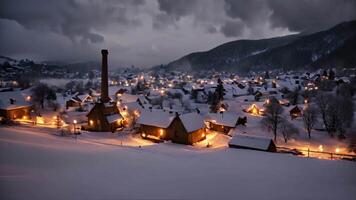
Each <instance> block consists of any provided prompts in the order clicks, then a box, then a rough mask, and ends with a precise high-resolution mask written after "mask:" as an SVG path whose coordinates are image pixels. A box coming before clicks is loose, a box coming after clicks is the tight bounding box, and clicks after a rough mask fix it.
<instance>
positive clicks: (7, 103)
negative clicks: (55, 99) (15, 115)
mask: <svg viewBox="0 0 356 200" xmlns="http://www.w3.org/2000/svg"><path fill="white" fill-rule="evenodd" d="M25 98H26V96H25V94H24V93H23V92H22V91H19V90H18V91H10V92H0V108H1V109H5V110H11V109H15V108H20V107H27V106H31V104H30V103H29V102H27V101H26V99H25ZM10 99H12V100H13V102H12V104H11V100H10Z"/></svg>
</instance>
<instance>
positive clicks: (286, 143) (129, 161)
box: [0, 0, 356, 200]
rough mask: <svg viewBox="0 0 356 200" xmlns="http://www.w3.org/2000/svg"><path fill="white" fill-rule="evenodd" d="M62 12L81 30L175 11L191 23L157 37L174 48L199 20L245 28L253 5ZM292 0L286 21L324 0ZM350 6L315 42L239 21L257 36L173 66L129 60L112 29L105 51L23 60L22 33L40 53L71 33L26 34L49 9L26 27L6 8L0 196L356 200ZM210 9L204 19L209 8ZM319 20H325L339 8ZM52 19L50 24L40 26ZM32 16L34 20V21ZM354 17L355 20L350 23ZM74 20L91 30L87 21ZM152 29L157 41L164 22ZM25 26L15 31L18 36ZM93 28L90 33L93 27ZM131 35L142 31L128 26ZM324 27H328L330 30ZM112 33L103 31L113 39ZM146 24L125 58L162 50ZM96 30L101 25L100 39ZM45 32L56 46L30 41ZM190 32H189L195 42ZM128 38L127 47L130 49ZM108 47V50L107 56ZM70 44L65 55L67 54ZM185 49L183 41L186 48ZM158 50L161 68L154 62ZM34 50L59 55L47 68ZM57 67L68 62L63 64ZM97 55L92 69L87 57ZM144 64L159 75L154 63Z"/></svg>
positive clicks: (90, 6) (87, 5)
mask: <svg viewBox="0 0 356 200" xmlns="http://www.w3.org/2000/svg"><path fill="white" fill-rule="evenodd" d="M33 2H34V3H38V2H37V1H33ZM63 2H65V3H63V4H60V5H57V7H58V6H59V8H58V9H59V10H61V9H65V8H66V9H69V7H71V6H74V7H75V8H77V9H79V10H78V11H73V12H74V13H75V14H69V13H67V12H66V13H60V12H59V13H55V14H54V15H59V16H62V17H63V16H66V17H68V18H71V17H73V16H71V15H78V17H79V15H80V14H79V13H78V12H81V11H83V13H91V12H98V13H100V12H103V14H102V15H103V16H102V18H103V19H101V18H100V17H101V16H100V17H99V18H100V19H99V18H98V19H97V20H98V21H101V20H110V18H111V17H115V16H116V15H115V14H113V15H114V16H111V15H110V13H111V12H109V11H107V12H108V13H106V12H105V9H107V8H109V7H110V6H111V7H112V8H113V11H112V12H113V13H115V12H116V11H115V9H119V10H120V9H121V10H120V11H121V12H122V13H125V14H122V16H121V15H118V16H116V17H124V16H123V15H125V16H126V15H127V16H126V17H129V16H131V12H134V11H137V9H140V11H139V12H140V14H139V15H138V18H137V20H138V19H140V20H143V22H146V21H145V20H147V18H149V17H148V16H150V15H152V13H154V12H158V13H165V15H167V16H165V17H167V19H168V17H169V15H170V14H172V13H175V12H177V13H175V14H178V13H181V15H182V16H180V17H182V18H181V19H179V17H177V16H175V17H174V18H172V20H175V21H172V22H167V21H164V22H165V23H176V25H175V26H176V27H175V29H176V30H175V31H174V32H175V33H171V32H170V31H168V30H164V29H163V27H161V26H166V25H164V24H160V25H159V28H158V30H155V31H156V32H157V33H156V34H163V33H164V35H165V37H166V39H169V40H174V39H176V36H175V35H174V34H177V35H181V36H182V37H183V35H184V34H183V33H181V31H183V32H184V33H185V32H187V30H184V29H183V28H182V27H184V26H188V24H189V22H187V21H185V20H188V21H189V20H196V21H195V25H196V26H201V24H200V23H202V22H200V21H199V20H201V19H200V18H199V17H198V16H200V17H201V16H205V17H206V20H212V21H210V22H211V23H212V24H213V25H214V26H216V27H217V26H218V25H219V24H214V23H217V22H216V21H215V20H213V19H211V18H209V17H207V16H206V14H207V13H205V12H208V11H210V12H208V13H211V12H214V11H211V10H210V9H213V7H214V9H217V10H218V9H224V11H223V10H222V11H221V12H226V14H224V15H227V16H225V17H230V18H232V19H235V18H234V17H233V16H235V15H236V16H239V13H240V12H242V11H241V10H239V9H236V10H234V9H235V8H236V6H242V7H243V6H246V5H244V4H243V3H239V2H237V1H236V2H231V1H210V0H207V1H206V2H205V4H204V3H202V2H201V1H199V0H198V1H196V2H195V1H192V2H195V3H192V2H186V1H160V0H158V1H157V2H156V1H151V2H148V1H142V2H141V1H137V2H134V1H128V2H126V1H119V2H110V3H109V2H107V3H108V5H106V4H105V3H104V2H103V1H93V2H91V1H83V2H81V1H73V2H72V3H73V5H71V3H68V5H67V1H63ZM153 2H155V3H153ZM174 2H180V3H177V4H175V3H174ZM251 2H252V1H251ZM253 2H255V1H253ZM271 2H272V1H271ZM271 2H270V1H265V2H264V3H262V2H260V1H256V2H255V3H257V4H261V5H264V6H261V7H257V8H255V9H257V10H256V12H257V11H258V9H260V11H259V12H261V13H264V11H263V9H267V7H268V9H269V10H272V11H273V12H275V13H278V12H280V11H279V10H278V8H277V7H278V6H277V5H272V3H271ZM288 2H289V3H290V6H287V7H285V8H284V9H287V10H288V9H289V10H290V11H292V10H294V9H295V6H296V7H298V8H300V9H309V8H307V7H308V6H315V5H314V4H319V1H315V2H313V1H306V3H305V5H299V3H298V1H288ZM311 2H313V3H311ZM327 2H330V4H332V5H333V4H335V3H336V2H333V1H332V0H330V1H327ZM345 2H347V3H348V4H345V7H347V9H346V8H345V10H343V9H344V8H343V7H342V6H341V5H340V7H339V9H340V11H341V10H343V11H344V13H345V14H344V15H345V16H344V15H342V14H339V15H335V16H334V17H335V18H337V17H339V18H340V19H335V20H330V19H329V18H327V19H323V20H324V21H322V19H321V18H320V19H318V20H320V22H318V21H317V20H316V21H315V23H314V25H313V27H314V28H315V29H310V31H309V32H304V28H305V30H309V29H308V28H310V27H308V26H307V23H306V22H305V21H302V20H301V22H300V24H299V26H302V25H303V29H293V27H292V25H290V27H288V26H287V25H286V27H284V28H286V30H288V31H289V32H288V31H287V32H283V31H282V30H281V28H283V27H279V28H278V30H276V29H277V28H276V27H273V26H271V27H269V28H267V29H268V30H267V29H266V30H263V31H262V30H260V31H262V32H266V33H267V32H269V33H270V34H266V35H265V36H258V37H257V39H256V37H254V36H249V35H251V34H253V32H254V31H257V30H254V29H253V28H252V27H250V28H246V27H249V23H252V22H249V20H248V19H244V18H243V17H242V16H241V17H240V18H241V19H240V21H241V20H242V21H243V22H244V23H246V24H245V26H246V27H245V29H246V30H244V31H245V32H246V31H247V32H248V33H249V34H247V35H245V34H242V33H236V35H234V37H232V36H231V35H229V34H232V33H226V32H224V29H221V33H220V34H222V35H224V36H219V37H221V38H219V39H218V37H217V36H216V37H217V38H216V40H219V41H216V42H217V43H209V44H210V45H207V46H199V48H204V50H207V49H208V50H207V51H200V52H196V53H191V52H192V51H188V52H185V54H187V53H190V54H188V55H186V56H183V57H182V55H181V54H178V55H176V54H173V58H175V59H176V60H174V59H173V60H174V61H172V59H168V60H164V59H162V58H158V57H157V58H156V59H157V60H155V59H153V58H152V59H151V58H146V55H145V54H141V52H140V51H137V52H135V51H133V50H130V54H136V53H137V55H138V56H137V57H135V56H134V57H131V56H130V55H128V54H127V55H125V54H126V53H122V52H125V50H123V49H119V48H117V47H116V46H115V45H113V44H109V43H107V41H105V40H108V41H109V42H110V40H112V42H113V43H116V42H117V41H116V40H114V39H112V35H111V34H112V32H110V31H109V30H108V32H107V33H105V32H98V34H99V33H100V34H102V35H103V37H104V38H105V40H104V41H101V40H99V39H98V38H97V37H96V36H97V35H95V34H96V33H91V32H89V33H85V34H86V35H75V37H74V36H73V38H70V40H71V42H73V43H74V44H75V45H77V46H76V47H75V48H72V47H68V49H69V48H72V49H71V50H68V52H66V50H65V49H63V52H62V51H61V50H59V49H58V50H56V51H55V53H54V52H52V50H49V49H48V50H44V51H43V49H42V48H45V46H44V45H40V46H41V47H40V48H41V49H40V50H33V53H27V52H26V51H27V50H26V49H28V48H25V46H24V45H30V44H32V42H25V43H26V44H23V43H22V46H21V45H20V46H19V48H23V50H21V51H18V53H15V51H14V50H12V49H14V48H12V47H8V46H7V44H8V43H7V42H6V41H7V40H11V41H13V40H17V39H19V38H17V37H27V36H25V35H22V36H17V35H13V36H11V35H10V32H11V30H16V29H19V27H20V26H21V27H23V28H22V29H26V33H27V35H29V36H28V38H30V39H29V40H32V39H33V40H34V43H35V42H37V41H36V40H39V41H41V42H42V43H46V42H47V43H51V41H52V42H53V40H52V39H50V38H51V37H54V36H53V34H63V35H64V36H63V37H66V35H65V34H66V32H62V31H61V32H56V30H57V29H52V28H50V29H49V30H47V28H45V29H37V28H34V29H31V28H27V25H28V24H27V23H29V24H31V27H32V26H34V27H36V26H45V25H44V24H45V23H47V21H41V20H39V18H36V16H37V14H33V15H32V13H36V12H37V11H38V8H37V7H33V6H29V7H27V11H26V12H24V13H22V14H21V15H20V14H18V15H19V17H18V18H17V17H16V16H15V14H13V15H11V14H10V13H11V12H10V11H8V10H11V9H14V8H13V5H14V2H12V1H4V2H3V3H1V4H0V6H1V7H2V8H1V10H2V11H1V13H3V9H5V10H6V9H8V10H6V11H7V12H4V14H1V15H0V41H1V43H2V44H4V45H2V46H1V47H0V55H1V56H0V72H1V73H0V152H1V153H0V198H1V199H298V200H299V199H313V200H315V199H345V200H348V199H353V198H355V196H356V116H355V112H356V108H355V105H356V104H355V103H356V62H355V58H356V56H355V52H356V46H355V44H356V43H355V41H356V21H355V20H354V19H355V17H356V16H355V13H353V12H352V13H351V14H350V13H349V14H347V12H348V10H349V7H350V5H352V6H353V7H355V8H356V4H355V2H352V1H350V2H349V1H345ZM22 3H23V2H22ZM320 3H321V1H320ZM45 4H46V3H45ZM102 4H105V6H103V5H102ZM136 4H137V5H136ZM190 4H192V5H190ZM193 4H194V5H193ZM195 4H196V5H195ZM277 4H278V3H277ZM281 4H285V3H281ZM294 4H298V5H295V6H293V5H294ZM309 4H312V5H309ZM99 5H100V6H99ZM188 5H189V6H188ZM287 5H289V4H287ZM43 6H44V5H43ZM67 6H68V7H67ZM107 6H108V7H107ZM199 6H203V7H204V8H205V9H206V10H205V11H202V10H201V9H198V7H199ZM250 6H251V7H254V6H255V5H254V4H251V5H250ZM284 6H286V5H284ZM303 6H305V8H304V7H303ZM40 7H41V6H40ZM178 7H179V9H178ZM188 7H189V9H188V10H185V9H187V8H188ZM265 7H266V8H265ZM153 8H154V9H153ZM46 9H48V10H51V9H54V8H52V7H51V6H48V7H46ZM102 9H103V10H102ZM155 9H158V10H159V11H157V10H155ZM165 9H167V10H165ZM175 9H178V10H175ZM226 9H227V10H226ZM246 9H247V8H246ZM250 9H254V8H250ZM313 9H314V7H313ZM320 9H322V11H321V12H320V13H324V12H327V11H328V9H329V8H320ZM5 10H4V11H5ZM69 10H70V9H69ZM178 11H179V12H178ZM40 12H42V11H40ZM68 12H69V11H68ZM190 12H192V13H191V14H188V13H190ZM231 12H232V13H233V15H231ZM293 12H295V11H293ZM313 13H314V12H313ZM203 14H204V15H203ZM240 14H241V13H240ZM284 14H285V15H287V14H286V13H284ZM27 15H28V16H27ZM47 15H48V13H47V12H43V13H42V14H41V15H38V16H42V17H45V16H47ZM67 15H68V16H67ZM108 15H110V16H108ZM172 15H173V14H172ZM244 15H247V14H244ZM299 15H302V14H301V13H299V14H298V16H299ZM20 16H21V17H20ZM24 16H25V18H26V17H27V18H28V19H27V20H28V21H26V20H25V21H22V19H23V18H22V17H24ZM84 16H87V15H84ZM214 16H215V15H214ZM350 16H353V18H352V17H351V18H346V17H350ZM150 17H152V16H150ZM215 17H219V19H220V17H222V16H220V14H219V15H216V16H215ZM245 17H247V16H245ZM285 17H286V18H287V16H285ZM141 18H142V19H141ZM190 18H194V19H190ZM270 18H271V16H269V17H268V18H267V17H265V18H263V19H262V18H259V19H258V20H259V21H260V22H259V23H261V24H262V23H275V22H274V21H273V20H272V18H271V19H270ZM38 20H39V21H41V22H39V21H38ZM52 20H54V16H53V19H50V20H49V22H51V23H57V22H54V21H52ZM72 20H74V21H76V20H78V22H75V23H79V22H81V20H83V19H82V18H76V17H74V19H72ZM121 20H128V19H126V18H125V19H121ZM152 20H153V22H152V23H153V25H152V26H153V29H155V28H157V27H155V26H158V25H155V23H158V21H159V20H160V19H159V18H153V19H152ZM155 20H158V21H155ZM244 20H246V21H244ZM264 20H267V21H268V20H269V21H268V22H264ZM325 20H326V21H333V22H332V23H331V22H329V23H326V22H325ZM352 20H354V21H352ZM13 22H14V23H15V22H16V25H14V26H18V27H17V28H15V27H14V26H12V25H11V23H13ZM23 23H25V24H23ZM37 23H38V24H37ZM73 23H74V22H73ZM85 23H90V22H85ZM85 23H84V22H82V23H81V25H82V26H86V24H85ZM92 23H94V22H92ZM107 23H109V22H107ZM112 23H114V22H112ZM115 23H119V22H115ZM115 23H114V24H115ZM120 23H121V22H120ZM130 23H134V22H126V23H125V25H122V26H129V25H127V24H130ZM137 23H138V22H137ZM160 23H163V22H160ZM184 23H186V24H184ZM192 23H193V22H192ZM290 23H292V22H290ZM318 23H320V24H326V25H327V26H321V25H320V27H319V26H317V25H316V24H318ZM83 24H85V25H83ZM65 25H66V24H65ZM117 25H118V26H120V24H117ZM60 26H62V24H61V25H60ZM63 26H64V25H63ZM67 26H70V25H67ZM77 26H79V24H78V25H77ZM102 26H103V25H101V26H98V27H101V28H103V29H104V27H102ZM136 26H137V27H136V29H142V30H141V31H138V30H135V29H134V28H132V30H131V28H128V29H129V30H131V31H129V30H126V31H128V33H127V34H128V35H126V33H125V32H123V33H122V34H123V36H122V38H123V40H127V43H125V42H123V41H122V42H123V45H126V47H122V48H127V49H128V48H131V47H130V44H131V45H133V46H135V45H136V42H137V43H138V42H140V43H146V40H147V41H150V42H153V41H154V40H153V39H152V38H151V36H149V34H153V33H151V31H153V30H151V29H152V27H151V28H150V31H148V30H146V29H147V27H146V28H145V26H144V25H142V28H139V27H140V26H141V25H139V24H138V25H136ZM167 26H168V25H167ZM181 26H182V27H181ZM189 26H190V25H189ZM223 26H224V25H223ZM251 26H252V25H251ZM275 26H277V25H275ZM1 27H2V28H1ZM98 27H96V26H94V25H93V27H92V28H90V30H94V29H96V28H98ZM72 28H73V27H72ZM168 28H169V27H168ZM195 28H196V29H198V28H197V27H195ZM233 28H235V29H236V28H238V27H236V26H233ZM240 28H241V27H240ZM27 29H28V30H27ZM61 29H64V27H61ZM82 29H86V28H82ZM180 29H182V30H180ZM4 30H6V31H4ZM105 30H106V29H105ZM283 30H284V29H283ZM286 30H285V31H286ZM291 30H293V32H292V31H291ZM18 31H19V30H18ZM43 31H50V32H51V33H49V34H50V35H51V36H49V35H43V37H41V38H38V37H37V36H36V37H35V36H31V35H33V34H34V33H37V32H38V33H40V32H41V34H44V33H42V32H43ZM53 31H54V32H53ZM67 31H74V30H73V29H71V30H69V29H68V30H67ZM115 31H119V30H115ZM115 31H114V32H115ZM137 31H138V32H145V31H146V32H147V35H148V36H147V37H148V38H151V39H146V40H144V39H137V38H135V37H139V36H138V35H137V34H138V33H137ZM190 31H191V32H187V33H185V34H188V33H189V34H194V33H195V32H194V30H190ZM216 31H220V30H216ZM278 31H279V32H278ZM119 32H120V31H119ZM119 32H118V33H117V34H119V35H117V36H115V37H118V38H120V33H119ZM272 32H273V34H272ZM282 32H283V34H282ZM71 34H79V33H74V32H73V33H71ZM87 34H89V36H88V35H87ZM90 34H92V35H90ZM171 34H173V36H171ZM206 34H213V33H210V32H209V33H206ZM234 34H235V32H234ZM239 34H242V35H239ZM94 36H95V37H94ZM68 37H71V36H68ZM81 37H83V38H82V40H81V39H80V38H81ZM98 37H99V35H98ZM131 37H132V40H131V39H130V38H131ZM206 37H207V36H206ZM206 37H205V36H202V37H201V38H196V39H193V40H192V41H190V42H191V43H192V45H194V44H196V43H195V42H196V41H195V40H201V42H205V40H209V41H210V40H211V39H206ZM93 38H96V39H93ZM106 38H107V39H106ZM224 38H227V40H225V39H224ZM265 38H268V39H265ZM166 39H164V38H162V39H158V40H157V41H156V42H157V47H154V48H153V49H154V51H156V49H155V48H159V46H160V45H161V48H163V46H164V45H163V41H160V40H166ZM186 39H187V40H188V39H189V37H187V38H186ZM223 39H224V40H223ZM93 40H95V41H93ZM96 40H99V43H101V44H100V45H98V44H95V43H97V41H96ZM136 40H138V41H136ZM66 42H68V41H67V40H66V41H63V45H59V47H58V48H62V46H63V47H65V45H68V44H65V43H66ZM160 42H162V44H161V43H160ZM224 42H225V43H224ZM178 43H179V42H178V39H177V47H179V44H178ZM55 44H58V43H55ZM90 44H92V45H90ZM212 44H213V46H211V45H212ZM78 45H79V46H80V45H82V46H83V47H80V48H83V51H84V52H85V53H84V52H81V53H80V54H79V53H76V51H79V50H78V48H79V46H78ZM170 45H172V44H170ZM185 45H188V44H185ZM84 46H85V47H84ZM215 46H216V47H215ZM151 47H152V46H150V47H147V48H151ZM212 47H215V48H212ZM85 48H86V50H84V49H85ZM141 48H142V50H144V48H146V47H145V46H144V45H143V46H142V47H141ZM167 48H168V47H167ZM199 48H198V50H199ZM8 49H11V51H10V50H8ZM34 49H37V47H36V46H34ZM151 49H152V48H151ZM193 49H194V48H193ZM209 49H210V50H209ZM30 51H32V50H30ZM147 51H148V52H147V54H148V55H150V57H154V55H155V54H153V53H152V52H149V50H147ZM162 51H164V48H163V49H162ZM166 51H167V52H157V53H158V54H162V55H164V57H169V56H168V53H169V52H171V51H170V50H168V49H167V50H166ZM195 51H197V49H196V50H195ZM35 52H36V53H37V54H42V55H46V56H47V57H46V56H45V57H43V58H42V57H36V56H34V55H35ZM52 53H54V54H55V57H52ZM166 53H167V55H166ZM67 54H71V55H75V56H77V57H78V58H76V61H75V62H72V61H71V60H70V59H69V58H66V57H65V55H67ZM120 54H124V56H121V55H120ZM59 55H63V61H62V60H61V59H62V57H60V56H59ZM87 55H90V56H91V57H90V59H85V58H86V57H84V58H83V56H87ZM169 55H170V54H169ZM57 57H58V58H57ZM64 58H66V59H64ZM177 58H178V59H177ZM67 59H68V60H67ZM50 60H56V61H50ZM57 60H58V61H57ZM141 60H142V63H145V62H151V61H152V62H153V63H154V64H148V65H144V64H142V63H141ZM59 61H61V62H59ZM87 61H88V62H87ZM89 61H90V62H89ZM124 61H125V62H124ZM128 63H129V64H128ZM132 63H136V64H135V65H134V64H132ZM159 63H166V64H159Z"/></svg>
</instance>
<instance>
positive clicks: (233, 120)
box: [205, 112, 239, 134]
mask: <svg viewBox="0 0 356 200" xmlns="http://www.w3.org/2000/svg"><path fill="white" fill-rule="evenodd" d="M238 118H239V117H238V115H237V114H234V113H229V112H224V113H209V114H208V115H207V116H206V118H205V121H206V122H207V123H208V128H209V129H211V130H214V131H218V132H223V133H225V134H227V133H228V132H229V131H230V130H231V129H233V128H235V127H236V125H237V121H238Z"/></svg>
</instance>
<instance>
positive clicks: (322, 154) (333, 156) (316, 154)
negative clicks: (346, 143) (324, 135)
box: [277, 147, 356, 161]
mask: <svg viewBox="0 0 356 200" xmlns="http://www.w3.org/2000/svg"><path fill="white" fill-rule="evenodd" d="M277 151H278V152H280V153H291V154H294V155H297V156H305V157H308V158H309V157H311V158H321V159H330V160H351V161H356V155H354V154H344V153H333V152H326V151H315V150H310V149H307V150H305V149H296V148H288V147H277Z"/></svg>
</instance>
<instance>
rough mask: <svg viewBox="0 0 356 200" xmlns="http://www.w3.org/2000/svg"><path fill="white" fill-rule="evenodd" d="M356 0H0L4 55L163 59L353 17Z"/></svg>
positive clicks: (147, 62) (118, 62) (143, 63)
mask: <svg viewBox="0 0 356 200" xmlns="http://www.w3.org/2000/svg"><path fill="white" fill-rule="evenodd" d="M355 10H356V1H355V0H1V1H0V55H5V56H10V57H14V58H31V59H35V60H37V61H43V60H51V61H65V62H78V61H94V60H98V59H100V55H99V52H100V49H102V48H107V49H109V53H110V54H109V59H110V63H111V65H112V66H113V67H119V66H127V65H132V64H133V65H135V66H139V67H148V66H153V65H157V64H161V63H163V64H165V63H167V62H169V61H172V60H174V59H177V58H179V57H181V56H183V55H185V54H188V53H190V52H194V51H203V50H208V49H210V48H213V47H215V46H217V45H219V44H222V43H224V42H228V41H231V40H236V39H260V38H268V37H274V36H281V35H286V34H291V33H298V32H311V31H318V30H322V29H325V28H328V27H330V26H333V25H335V24H337V23H339V22H342V21H347V20H352V19H356V12H355Z"/></svg>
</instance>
